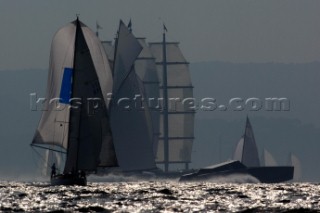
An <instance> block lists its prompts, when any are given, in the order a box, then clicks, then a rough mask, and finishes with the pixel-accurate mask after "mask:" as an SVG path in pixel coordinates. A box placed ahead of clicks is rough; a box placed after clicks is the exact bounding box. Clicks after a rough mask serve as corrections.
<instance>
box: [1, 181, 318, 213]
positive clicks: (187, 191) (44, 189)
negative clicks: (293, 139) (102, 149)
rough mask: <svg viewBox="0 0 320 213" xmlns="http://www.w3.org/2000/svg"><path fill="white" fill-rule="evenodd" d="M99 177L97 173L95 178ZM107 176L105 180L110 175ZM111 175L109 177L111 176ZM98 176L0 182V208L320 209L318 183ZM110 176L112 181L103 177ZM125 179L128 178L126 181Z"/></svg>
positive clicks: (10, 209)
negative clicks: (59, 182)
mask: <svg viewBox="0 0 320 213" xmlns="http://www.w3.org/2000/svg"><path fill="white" fill-rule="evenodd" d="M97 178H98V179H99V177H97ZM108 178H109V179H108ZM112 178H113V179H112ZM116 178H118V177H107V178H106V179H103V178H102V177H101V178H100V180H99V181H100V182H89V183H88V186H48V184H47V183H46V182H8V181H3V182H0V210H1V211H29V212H30V211H33V212H34V211H36V212H50V211H67V212H68V211H70V212H71V211H80V212H88V211H91V212H100V211H101V212H108V211H112V212H164V211H167V212H180V211H187V212H194V211H200V212H208V211H209V212H210V211H212V212H214V211H225V212H238V211H245V210H252V211H258V212H270V211H277V212H278V211H288V210H305V211H320V203H319V202H320V184H317V183H282V184H261V183H220V182H206V183H200V182H193V183H179V182H177V181H164V180H163V181H138V180H132V181H130V180H128V179H127V180H126V179H123V180H121V181H120V182H119V181H115V180H116ZM106 180H109V181H110V182H101V181H106ZM128 181H129V182H128Z"/></svg>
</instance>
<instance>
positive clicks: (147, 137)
mask: <svg viewBox="0 0 320 213" xmlns="http://www.w3.org/2000/svg"><path fill="white" fill-rule="evenodd" d="M141 50H142V47H141V45H140V44H139V42H138V41H137V39H136V38H135V37H134V36H133V34H132V33H131V32H130V31H129V30H128V28H127V27H126V26H125V25H124V24H123V22H122V21H121V22H120V26H119V31H118V38H117V41H116V47H115V58H114V68H113V73H114V76H113V79H114V83H113V101H112V104H111V106H110V122H111V129H112V136H113V140H114V145H115V150H116V153H117V159H118V163H119V166H120V168H121V169H122V170H124V171H133V170H146V169H154V168H156V165H155V161H154V155H153V147H152V146H153V145H152V135H151V134H150V133H151V131H150V130H149V128H150V127H151V126H152V124H151V118H150V116H149V115H148V113H147V111H146V108H147V106H146V105H145V103H144V102H143V101H140V100H141V99H142V98H143V97H141V96H143V94H144V92H143V85H142V83H141V82H139V78H138V77H137V75H136V73H135V71H134V62H135V60H136V58H137V57H138V55H139V54H140V52H141ZM138 96H140V97H139V98H137V97H138ZM140 98H141V99H140Z"/></svg>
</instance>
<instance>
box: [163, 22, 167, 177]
mask: <svg viewBox="0 0 320 213" xmlns="http://www.w3.org/2000/svg"><path fill="white" fill-rule="evenodd" d="M166 31H167V29H166V27H165V25H163V41H162V67H163V85H162V87H163V143H164V171H165V172H168V170H169V127H168V123H169V122H168V82H167V80H168V79H167V48H166Z"/></svg>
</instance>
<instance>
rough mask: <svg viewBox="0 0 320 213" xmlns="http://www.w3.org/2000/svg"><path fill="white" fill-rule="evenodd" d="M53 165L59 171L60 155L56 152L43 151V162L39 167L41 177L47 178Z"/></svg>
mask: <svg viewBox="0 0 320 213" xmlns="http://www.w3.org/2000/svg"><path fill="white" fill-rule="evenodd" d="M53 163H54V164H55V166H56V168H57V169H58V170H59V169H60V168H61V166H62V165H61V163H62V159H61V155H59V153H58V152H54V151H50V150H48V149H47V150H45V152H44V162H43V164H42V167H41V174H42V175H43V176H48V175H50V174H51V166H52V165H53Z"/></svg>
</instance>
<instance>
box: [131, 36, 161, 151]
mask: <svg viewBox="0 0 320 213" xmlns="http://www.w3.org/2000/svg"><path fill="white" fill-rule="evenodd" d="M138 41H139V43H140V45H141V46H142V48H143V49H142V51H141V53H140V54H139V56H138V58H137V60H136V61H135V71H136V73H137V75H138V77H139V78H140V79H141V81H142V83H143V87H144V91H145V99H146V100H147V104H148V108H149V109H150V114H151V119H152V129H151V131H152V132H151V134H152V138H153V139H152V140H153V148H154V154H155V155H156V153H157V148H158V140H159V135H160V132H159V131H160V130H159V128H160V127H159V125H160V109H159V108H160V105H159V101H158V100H159V97H160V94H159V79H158V75H157V68H156V63H155V58H154V57H153V56H152V54H151V52H150V50H149V47H148V46H147V44H146V42H145V38H138Z"/></svg>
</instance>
